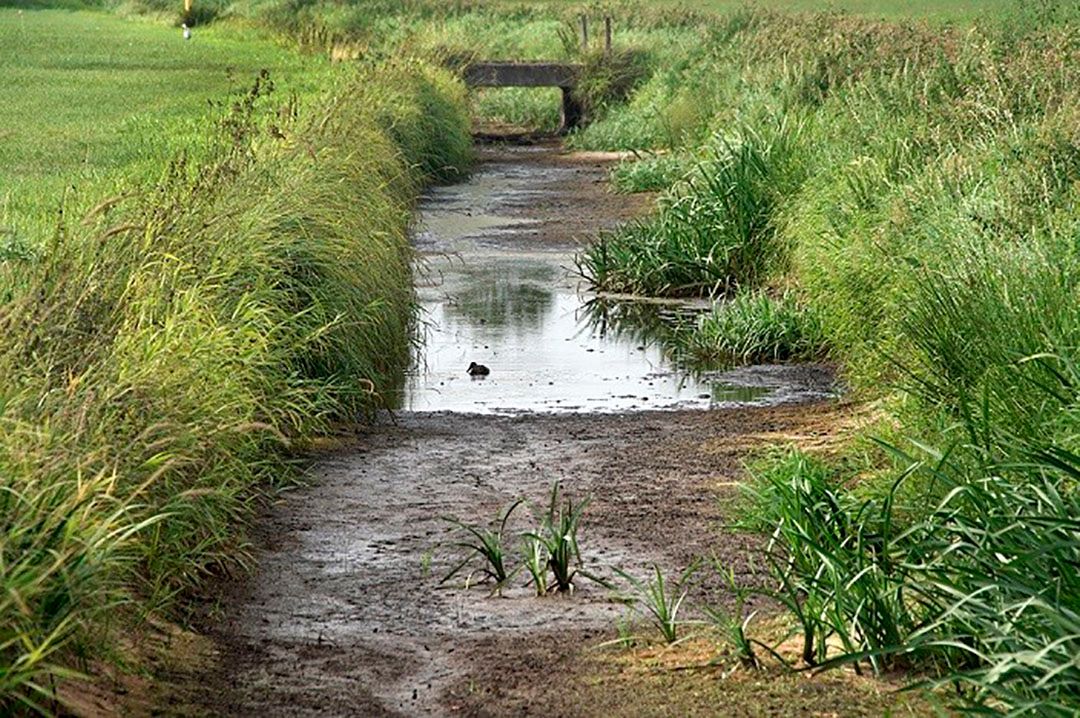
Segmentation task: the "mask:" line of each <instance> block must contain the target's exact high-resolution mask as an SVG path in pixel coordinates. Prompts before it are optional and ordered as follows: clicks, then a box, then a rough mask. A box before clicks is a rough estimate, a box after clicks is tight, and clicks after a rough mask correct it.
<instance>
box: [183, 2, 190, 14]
mask: <svg viewBox="0 0 1080 718" xmlns="http://www.w3.org/2000/svg"><path fill="white" fill-rule="evenodd" d="M184 17H191V0H184Z"/></svg>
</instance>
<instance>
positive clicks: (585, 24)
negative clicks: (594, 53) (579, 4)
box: [581, 15, 589, 52]
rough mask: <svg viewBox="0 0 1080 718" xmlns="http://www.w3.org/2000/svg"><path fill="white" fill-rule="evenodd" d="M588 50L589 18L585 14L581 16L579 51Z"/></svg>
mask: <svg viewBox="0 0 1080 718" xmlns="http://www.w3.org/2000/svg"><path fill="white" fill-rule="evenodd" d="M588 50H589V18H588V17H586V16H585V15H582V16H581V51H582V52H588Z"/></svg>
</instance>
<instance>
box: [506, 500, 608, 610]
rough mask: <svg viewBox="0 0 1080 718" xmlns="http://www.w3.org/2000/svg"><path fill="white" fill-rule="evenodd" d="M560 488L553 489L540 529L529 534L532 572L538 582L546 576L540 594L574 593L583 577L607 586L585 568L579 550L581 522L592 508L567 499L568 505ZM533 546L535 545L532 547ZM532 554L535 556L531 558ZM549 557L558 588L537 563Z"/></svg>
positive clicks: (526, 534)
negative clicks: (561, 501)
mask: <svg viewBox="0 0 1080 718" xmlns="http://www.w3.org/2000/svg"><path fill="white" fill-rule="evenodd" d="M559 498H560V497H559V484H558V483H556V484H555V485H554V486H553V487H552V488H551V501H550V502H549V503H548V509H547V513H546V514H544V516H543V517H542V519H541V523H540V528H539V529H537V530H536V531H529V532H527V533H525V535H524V538H525V541H526V546H527V547H528V548H527V555H526V565H527V566H528V564H529V563H530V562H531V563H532V565H531V566H529V572H530V573H532V574H533V578H534V581H535V579H536V577H537V575H538V574H545V575H544V576H543V578H542V581H543V582H544V583H545V587H544V591H543V592H542V591H541V590H540V585H539V584H537V587H536V588H537V594H538V595H539V594H541V593H546V592H547V591H549V590H552V589H554V590H556V591H559V592H560V593H570V592H572V591H573V590H574V578H575V577H576V576H577V575H579V574H580V575H582V576H584V577H586V578H588V579H591V580H593V581H596V582H597V583H600V584H604V583H605V582H604V581H603V580H602V579H600V578H598V577H597V576H594V575H592V574H590V573H588V572H586V571H585V570H584V569H583V568H582V565H581V564H582V561H581V551H580V548H579V547H578V538H577V534H578V528H579V527H580V526H581V518H582V516H583V515H584V513H585V509H586V508H587V507H588V505H589V499H585V500H584V501H580V502H578V503H577V504H574V502H573V501H572V500H571V499H570V498H567V499H566V501H565V502H563V503H560V501H559ZM530 542H531V544H530ZM529 552H532V555H531V556H530V555H529ZM544 553H546V554H547V568H549V569H551V573H552V574H553V578H554V579H555V583H554V585H547V584H546V581H547V578H546V573H545V572H544V571H541V570H536V573H533V571H534V569H539V566H538V565H537V562H538V561H539V560H540V559H541V557H542V555H543V554H544Z"/></svg>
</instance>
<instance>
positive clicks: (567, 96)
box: [559, 87, 585, 135]
mask: <svg viewBox="0 0 1080 718" xmlns="http://www.w3.org/2000/svg"><path fill="white" fill-rule="evenodd" d="M559 89H560V90H562V114H561V117H562V121H561V122H560V123H559V134H560V135H565V134H566V133H567V132H569V131H570V130H572V129H574V128H575V127H580V126H581V123H582V121H583V120H584V119H585V108H584V107H582V106H581V103H580V102H578V99H577V98H576V97H574V88H572V87H560V88H559Z"/></svg>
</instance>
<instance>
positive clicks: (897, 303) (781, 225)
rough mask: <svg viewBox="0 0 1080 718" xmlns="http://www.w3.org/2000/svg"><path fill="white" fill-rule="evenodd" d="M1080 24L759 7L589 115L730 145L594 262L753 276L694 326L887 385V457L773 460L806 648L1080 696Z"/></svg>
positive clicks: (951, 677)
mask: <svg viewBox="0 0 1080 718" xmlns="http://www.w3.org/2000/svg"><path fill="white" fill-rule="evenodd" d="M1078 33H1080V24H1078V23H1077V18H1076V14H1075V9H1074V7H1073V6H1070V5H1068V4H1064V3H1046V4H1045V5H1043V6H1042V10H1041V12H1039V13H1033V12H1030V11H1029V8H1025V9H1021V10H1015V11H1014V12H1012V13H1010V15H1009V21H1008V22H1005V23H997V22H990V23H984V24H983V25H982V26H981V27H979V28H978V29H974V30H966V29H965V30H963V31H960V30H958V29H951V28H942V27H931V26H920V25H909V24H891V23H879V22H872V21H866V20H859V19H855V18H851V17H844V16H827V15H815V16H806V17H804V18H803V22H802V23H791V22H790V21H788V19H787V18H785V17H782V16H779V15H775V14H771V13H768V12H761V11H753V12H749V11H744V12H738V13H734V14H731V15H729V16H727V18H726V21H725V22H723V23H721V24H720V25H719V26H715V27H713V28H712V29H711V30H710V32H708V33H703V34H702V35H699V36H698V37H697V38H696V39H694V40H690V39H689V36H688V39H687V46H686V47H684V50H685V51H686V58H687V59H686V61H685V62H684V63H682V64H677V65H674V66H672V67H663V68H658V69H657V70H656V71H655V72H654V73H653V74H652V75H651V76H650V77H649V79H648V80H646V81H645V83H644V84H643V85H642V86H641V87H640V89H639V90H638V91H637V92H636V93H635V94H634V95H633V96H632V97H631V98H630V100H629V101H628V102H627V103H626V104H625V105H623V106H621V107H617V108H613V109H612V110H611V111H610V112H609V113H608V114H607V115H606V116H605V117H604V118H602V119H600V120H599V121H598V122H596V123H594V124H592V125H591V126H589V127H588V128H586V129H585V130H583V131H582V132H581V133H579V134H578V135H577V136H576V137H575V138H574V142H575V143H576V144H577V145H578V146H582V147H597V148H611V149H623V148H627V147H638V148H672V149H673V150H674V151H675V154H676V155H677V156H680V155H681V156H687V155H690V156H697V157H704V158H706V159H705V160H703V161H701V162H700V163H699V164H700V166H699V167H698V168H697V169H695V170H694V171H692V172H691V173H689V174H688V175H686V176H685V177H680V178H678V179H677V180H676V181H675V182H674V184H673V185H672V186H671V187H670V188H669V189H668V190H666V192H665V194H664V196H663V198H662V200H661V202H660V204H659V207H658V209H657V212H656V214H655V215H654V216H652V217H650V218H648V219H646V220H644V221H642V222H637V223H633V224H631V225H629V226H627V227H625V228H622V229H620V230H617V231H615V232H614V233H612V234H610V235H607V236H605V237H602V238H601V239H600V240H599V241H598V242H596V243H595V244H594V245H593V246H591V247H590V248H588V249H587V250H585V252H584V253H583V255H582V256H581V257H580V258H579V265H580V267H581V268H582V271H583V273H584V274H586V275H587V276H588V277H589V278H591V279H592V280H593V282H594V283H595V284H596V285H597V286H598V287H600V288H603V289H608V290H613V291H621V292H626V291H632V292H639V293H645V294H660V295H672V294H675V295H679V294H705V295H712V296H717V297H728V298H729V299H728V300H727V301H726V302H724V303H721V304H719V305H718V306H717V308H716V309H715V310H714V312H713V313H712V315H711V316H707V317H706V318H705V319H703V320H702V321H701V322H700V324H699V325H698V327H697V328H696V330H695V331H694V332H693V333H692V335H691V336H690V337H689V338H686V337H684V338H683V341H684V343H685V344H686V345H689V346H692V347H694V350H695V351H696V352H699V353H701V354H703V355H705V356H710V355H711V356H715V357H719V358H722V359H724V360H731V359H739V358H745V359H746V360H759V359H765V358H782V356H783V355H784V353H787V352H789V351H791V353H792V355H793V356H800V355H801V356H815V355H817V354H818V352H820V351H821V347H823V346H827V347H828V348H829V355H830V357H832V358H835V359H837V360H839V361H840V362H841V364H842V367H843V370H844V372H845V374H846V376H847V378H848V380H849V382H850V383H851V384H852V386H853V387H854V389H855V390H856V392H857V393H858V394H860V395H862V396H865V397H868V398H880V397H887V398H889V399H890V401H888V403H887V404H885V406H889V407H893V409H894V412H895V413H894V415H893V416H892V417H891V418H892V421H893V422H894V427H893V428H892V429H891V431H890V438H889V442H888V443H885V442H881V443H880V444H879V447H878V450H877V451H876V452H870V453H869V454H867V455H866V456H861V457H841V458H840V460H839V461H837V460H836V459H831V460H830V462H836V463H835V464H834V463H824V460H822V461H819V460H816V459H812V458H810V457H805V456H799V455H795V456H790V455H783V454H782V455H778V457H779V458H774V459H773V460H772V461H771V462H769V465H768V467H767V469H766V470H765V471H764V472H763V474H762V479H761V488H760V491H761V492H762V493H761V496H762V497H763V498H761V499H759V500H758V501H755V502H754V506H756V507H758V509H757V510H759V511H761V512H762V513H761V515H760V517H759V519H760V520H762V521H764V522H765V523H766V524H768V525H769V528H770V529H771V530H773V548H772V550H771V551H770V555H769V560H770V562H771V566H772V570H773V575H774V578H775V579H776V585H777V587H778V588H777V590H776V591H775V592H772V595H773V596H774V597H775V598H776V599H778V600H779V601H781V602H782V603H783V604H784V605H786V606H787V607H788V608H789V609H790V611H791V614H792V615H793V616H794V617H795V618H796V620H797V622H798V624H799V625H800V627H801V631H802V635H803V639H804V650H803V656H802V660H803V662H804V663H805V664H806V665H808V666H819V667H821V666H825V667H828V666H835V665H841V664H851V665H855V666H859V665H860V664H861V665H862V666H863V667H864V668H865V667H867V666H869V667H871V668H872V669H873V670H875V671H880V670H885V669H888V668H896V667H903V668H914V669H916V670H918V671H924V672H926V674H927V675H929V676H931V678H930V679H929V680H930V682H931V683H955V684H956V686H957V687H958V690H957V695H958V696H959V699H960V701H961V702H962V703H964V704H965V705H967V706H969V707H973V708H976V709H978V710H983V709H990V710H995V711H996V710H1003V711H1013V712H1015V713H1017V714H1040V715H1044V714H1052V715H1057V714H1060V715H1071V714H1073V713H1074V712H1075V710H1076V708H1077V705H1078V704H1080V673H1077V670H1076V665H1075V661H1074V660H1073V658H1070V656H1071V657H1075V656H1076V655H1077V654H1078V653H1080V632H1078V631H1077V623H1076V621H1075V617H1076V616H1077V615H1078V614H1080V604H1078V603H1077V597H1078V596H1080V592H1078V590H1077V586H1076V585H1075V577H1076V571H1075V570H1071V569H1070V568H1068V567H1069V566H1070V565H1072V566H1075V565H1076V560H1077V558H1078V556H1080V524H1078V523H1077V521H1076V516H1077V507H1076V506H1075V505H1074V500H1075V497H1076V496H1077V491H1078V484H1077V478H1078V476H1080V474H1078V467H1077V465H1078V463H1080V460H1078V458H1077V457H1078V454H1080V390H1078V387H1080V382H1078V380H1077V379H1078V376H1077V367H1078V366H1080V312H1078V311H1077V306H1080V243H1078V242H1080V182H1078V180H1080V114H1078V113H1077V111H1076V108H1077V107H1078V106H1080V95H1078V94H1077V88H1078V87H1080V74H1078V72H1080V35H1078ZM648 171H651V170H645V172H648ZM618 172H619V173H620V174H621V175H623V176H628V174H629V173H628V171H627V170H626V169H625V168H620V169H619V170H618ZM643 184H646V186H647V183H643ZM777 286H783V287H788V288H789V289H788V290H787V292H788V293H787V294H784V295H781V296H780V298H777V295H776V294H775V293H773V294H770V292H774V290H773V289H772V288H774V287H777ZM732 297H733V298H732ZM804 332H805V337H806V339H807V340H808V343H807V345H806V346H807V349H806V350H805V353H803V352H801V351H792V350H791V349H790V347H795V346H798V344H799V342H800V341H802V340H803V334H804ZM853 484H854V485H853ZM1036 543H1037V544H1038V545H1036Z"/></svg>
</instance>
